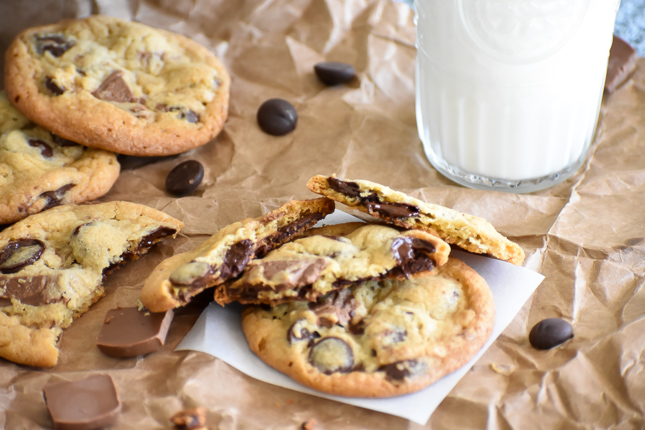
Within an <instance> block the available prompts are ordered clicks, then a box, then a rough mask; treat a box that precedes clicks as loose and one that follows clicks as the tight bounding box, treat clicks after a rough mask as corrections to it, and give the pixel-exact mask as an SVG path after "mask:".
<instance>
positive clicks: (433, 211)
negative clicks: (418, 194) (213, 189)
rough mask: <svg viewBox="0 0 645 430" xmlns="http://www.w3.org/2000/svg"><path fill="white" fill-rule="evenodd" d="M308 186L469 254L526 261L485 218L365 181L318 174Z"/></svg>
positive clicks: (516, 248)
mask: <svg viewBox="0 0 645 430" xmlns="http://www.w3.org/2000/svg"><path fill="white" fill-rule="evenodd" d="M307 187H309V189H310V190H311V191H313V192H315V193H318V194H321V195H323V196H325V197H328V198H330V199H332V200H336V201H338V202H340V203H343V204H346V205H348V206H350V207H351V208H353V209H357V210H359V211H361V212H365V213H367V214H369V215H372V216H374V217H376V218H378V219H380V220H382V221H385V222H387V223H389V224H393V225H396V226H398V227H402V228H406V229H418V230H423V231H427V232H428V233H431V234H433V235H435V236H438V237H440V238H442V239H443V240H445V241H446V242H448V243H449V244H451V245H456V246H458V247H460V248H462V249H464V250H466V251H469V252H473V253H476V254H486V255H491V256H493V257H495V258H498V259H500V260H505V261H508V262H511V263H513V264H516V265H521V264H522V262H523V261H524V251H523V250H522V248H521V247H520V246H519V245H517V244H516V243H514V242H511V241H510V240H508V239H507V238H506V237H504V236H502V235H501V234H500V233H499V232H497V231H496V230H495V228H494V227H493V226H492V225H491V224H490V223H489V222H488V221H486V220H485V219H483V218H479V217H476V216H473V215H469V214H464V213H461V212H458V211H456V210H453V209H449V208H446V207H443V206H439V205H435V204H432V203H426V202H424V201H422V200H419V199H415V198H413V197H410V196H408V195H407V194H404V193H401V192H398V191H394V190H392V189H390V188H388V187H386V186H383V185H380V184H377V183H374V182H370V181H366V180H348V179H339V178H337V177H335V176H322V175H318V176H314V177H312V178H311V179H309V182H308V184H307Z"/></svg>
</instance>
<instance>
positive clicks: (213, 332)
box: [176, 211, 544, 425]
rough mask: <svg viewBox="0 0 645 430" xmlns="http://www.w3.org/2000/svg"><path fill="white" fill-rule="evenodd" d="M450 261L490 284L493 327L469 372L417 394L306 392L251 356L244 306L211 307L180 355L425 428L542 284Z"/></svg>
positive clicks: (526, 273) (511, 269) (517, 271)
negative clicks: (201, 355) (193, 354)
mask: <svg viewBox="0 0 645 430" xmlns="http://www.w3.org/2000/svg"><path fill="white" fill-rule="evenodd" d="M350 221H360V220H359V219H358V218H355V217H353V216H351V215H349V214H347V213H344V212H340V211H336V212H334V213H333V214H332V215H330V216H328V217H327V218H325V220H324V224H325V225H327V224H338V223H341V222H350ZM451 255H453V256H455V257H457V258H459V259H461V260H462V261H464V262H465V263H466V264H468V265H469V266H470V267H472V268H473V269H475V271H477V273H479V274H480V275H481V276H482V277H483V278H484V279H485V280H486V282H488V285H489V286H490V289H491V291H492V293H493V297H494V298H495V307H496V314H495V327H494V329H493V333H492V335H491V337H490V339H489V340H488V342H486V344H485V345H484V347H483V348H482V349H481V351H479V353H478V354H477V355H475V357H473V359H472V360H470V361H469V362H468V363H467V364H466V365H465V366H463V367H462V368H460V369H459V370H457V371H455V372H453V373H451V374H450V375H447V376H445V377H443V378H442V379H440V380H439V381H437V382H435V383H434V384H432V385H431V386H429V387H428V388H426V389H424V390H421V391H419V392H417V393H413V394H407V395H403V396H398V397H393V398H387V399H366V398H348V397H339V396H332V395H328V394H325V393H321V392H318V391H315V390H312V389H310V388H307V387H305V386H303V385H301V384H299V383H297V382H295V381H294V380H292V379H291V378H289V377H288V376H286V375H284V374H282V373H280V372H278V371H276V370H274V369H273V368H271V367H269V366H268V365H266V364H265V363H264V362H263V361H262V360H260V359H259V358H258V357H257V356H256V355H255V354H253V353H252V352H251V350H250V349H249V347H248V345H247V342H246V338H245V337H244V333H243V332H242V327H241V322H240V314H241V311H242V306H240V305H236V304H233V305H229V306H226V307H225V308H223V307H221V306H219V305H218V304H216V303H211V304H210V305H209V306H208V307H207V308H206V309H205V310H204V312H203V313H202V315H201V316H200V317H199V319H198V320H197V322H196V323H195V325H194V326H193V328H192V329H191V330H190V332H189V333H188V334H187V335H186V337H185V338H184V339H183V340H182V341H181V343H180V344H179V345H178V346H177V348H176V349H177V350H195V351H201V352H205V353H207V354H210V355H213V356H215V357H217V358H219V359H221V360H223V361H225V362H226V363H228V364H230V365H231V366H233V367H235V368H236V369H238V370H239V371H241V372H243V373H245V374H247V375H249V376H251V377H253V378H256V379H259V380H260V381H263V382H267V383H270V384H274V385H278V386H281V387H285V388H289V389H292V390H295V391H299V392H303V393H309V394H311V395H314V396H319V397H324V398H326V399H332V400H336V401H338V402H343V403H347V404H351V405H354V406H360V407H362V408H367V409H371V410H375V411H379V412H384V413H387V414H391V415H396V416H399V417H402V418H406V419H408V420H410V421H413V422H415V423H418V424H421V425H424V424H425V423H426V422H427V421H428V419H429V418H430V415H432V413H433V412H434V410H435V409H436V408H437V406H439V404H440V403H441V401H442V400H443V399H444V398H445V397H446V396H447V395H448V393H450V390H452V388H453V387H454V386H455V385H456V384H457V382H458V381H459V380H460V379H461V378H462V377H463V376H464V375H465V374H466V372H468V370H469V369H470V368H471V367H472V366H473V364H475V362H477V360H478V359H479V357H481V355H482V354H483V353H484V351H486V349H488V347H489V346H490V345H491V344H492V343H493V341H495V339H497V337H498V336H499V335H500V334H501V333H502V331H503V330H504V329H505V328H506V326H507V325H508V324H510V322H511V321H512V320H513V318H514V317H515V315H517V313H518V312H519V311H520V309H521V308H522V306H523V305H524V303H525V302H526V300H527V299H528V298H529V296H530V295H531V294H532V293H533V291H535V289H536V288H537V287H538V285H539V284H540V283H541V282H542V280H543V279H544V276H542V275H540V274H539V273H536V272H533V271H531V270H528V269H525V268H523V267H518V266H514V265H512V264H510V263H506V262H503V261H498V260H495V259H493V258H488V257H482V256H478V255H473V254H469V253H465V252H461V251H455V250H453V251H452V252H451Z"/></svg>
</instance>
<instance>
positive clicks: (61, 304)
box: [0, 202, 183, 367]
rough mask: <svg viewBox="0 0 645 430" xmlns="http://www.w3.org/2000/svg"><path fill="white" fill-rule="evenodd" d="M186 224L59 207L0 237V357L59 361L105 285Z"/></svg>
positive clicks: (156, 215)
mask: <svg viewBox="0 0 645 430" xmlns="http://www.w3.org/2000/svg"><path fill="white" fill-rule="evenodd" d="M182 227H183V223H182V222H181V221H178V220H176V219H174V218H172V217H170V216H169V215H166V214H165V213H163V212H160V211H157V210H155V209H152V208H149V207H147V206H144V205H141V204H136V203H129V202H109V203H99V204H94V205H63V206H58V207H55V208H52V209H49V210H47V211H44V212H41V213H39V214H36V215H31V216H29V217H28V218H26V219H24V220H22V221H19V222H17V223H16V224H14V225H12V226H10V227H8V228H6V229H5V230H3V231H2V232H0V357H4V358H6V359H7V360H10V361H13V362H16V363H19V364H25V365H29V366H38V367H50V366H54V365H55V364H56V363H57V361H58V354H59V351H58V338H59V336H60V335H61V333H62V331H63V329H65V328H66V327H68V326H69V325H70V324H72V321H73V320H74V319H75V318H76V317H78V316H80V315H81V314H83V313H84V312H86V311H87V310H88V309H89V307H90V305H92V304H93V303H94V302H96V301H97V300H99V299H100V298H101V297H102V296H103V294H104V290H103V286H102V282H103V278H104V277H105V276H107V275H108V274H109V273H110V272H111V271H112V270H114V269H116V268H117V267H119V266H120V265H122V264H124V263H126V262H127V261H129V260H135V259H137V258H138V257H139V256H140V255H142V254H144V253H146V252H147V251H148V249H149V248H150V247H151V246H152V245H154V244H155V243H157V242H159V241H161V240H163V239H164V238H166V237H174V236H175V235H176V234H177V233H178V232H179V230H180V229H181V228H182Z"/></svg>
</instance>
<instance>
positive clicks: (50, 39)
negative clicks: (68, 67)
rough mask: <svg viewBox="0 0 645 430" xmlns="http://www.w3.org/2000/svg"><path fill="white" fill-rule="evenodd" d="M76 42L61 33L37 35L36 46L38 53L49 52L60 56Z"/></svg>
mask: <svg viewBox="0 0 645 430" xmlns="http://www.w3.org/2000/svg"><path fill="white" fill-rule="evenodd" d="M75 44H76V43H75V42H74V41H73V40H70V39H68V38H67V37H65V36H64V35H62V34H52V35H49V36H37V37H36V46H37V51H38V53H39V54H44V53H45V52H49V53H50V54H52V55H53V56H54V57H60V56H61V55H63V54H64V53H65V52H67V51H68V50H69V49H70V48H71V47H72V46H74V45H75Z"/></svg>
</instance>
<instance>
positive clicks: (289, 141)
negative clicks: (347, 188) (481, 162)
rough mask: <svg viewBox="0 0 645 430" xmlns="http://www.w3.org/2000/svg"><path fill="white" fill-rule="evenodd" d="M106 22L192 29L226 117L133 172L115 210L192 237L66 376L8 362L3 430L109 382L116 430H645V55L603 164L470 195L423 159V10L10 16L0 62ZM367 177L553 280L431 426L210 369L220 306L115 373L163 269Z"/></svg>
mask: <svg viewBox="0 0 645 430" xmlns="http://www.w3.org/2000/svg"><path fill="white" fill-rule="evenodd" d="M90 13H104V14H109V15H114V16H119V17H121V18H126V19H133V20H137V21H141V22H143V23H145V24H150V25H153V26H158V27H162V28H166V29H168V30H172V31H176V32H179V33H182V34H186V35H188V36H190V37H192V38H194V39H195V40H197V41H199V42H200V43H202V44H204V45H206V46H207V47H209V48H210V49H212V50H213V52H215V53H216V54H217V55H219V56H220V57H221V58H222V60H223V62H224V63H225V64H226V66H227V67H228V69H229V70H230V72H231V74H232V90H231V104H230V117H229V119H228V122H227V123H226V126H225V128H224V131H223V132H222V133H221V134H220V136H218V137H217V138H216V139H215V140H214V141H212V142H210V143H209V144H207V145H206V146H204V147H201V148H198V149H195V150H192V151H189V152H187V153H184V154H182V155H180V156H178V157H176V158H174V159H168V160H165V161H162V162H159V163H156V164H152V165H148V166H145V167H141V168H139V169H136V170H128V171H123V172H122V174H121V176H120V178H119V180H118V182H117V183H116V184H115V186H114V188H113V189H112V190H111V192H110V193H109V194H108V195H106V196H105V197H104V198H103V200H121V199H122V200H129V201H134V202H139V203H143V204H146V205H149V206H152V207H155V208H157V209H160V210H163V211H165V212H167V213H169V214H171V215H173V216H175V217H177V218H179V219H181V220H183V221H184V222H185V224H186V227H185V229H184V230H183V233H182V235H181V236H180V237H179V238H178V239H176V240H174V241H166V242H164V243H162V244H161V246H158V247H157V248H156V249H154V250H153V251H152V252H151V253H149V254H148V255H147V256H145V257H143V258H142V259H140V260H138V261H136V262H133V263H130V264H128V265H126V266H125V267H123V268H122V269H120V270H119V271H117V272H115V273H114V274H112V275H110V277H109V278H108V279H107V280H106V287H107V293H106V297H104V298H103V299H102V300H101V301H99V302H98V303H97V304H95V305H94V306H93V307H92V309H91V310H90V311H89V312H88V313H87V314H85V315H84V316H82V317H81V318H80V319H78V320H77V321H76V322H75V323H74V324H73V325H72V326H71V327H70V328H69V329H67V330H66V331H65V333H64V335H63V338H62V343H61V348H62V352H61V357H60V361H59V364H58V365H57V366H56V367H54V368H52V369H33V368H28V367H24V366H18V365H15V364H13V363H10V362H7V361H0V427H3V428H6V429H32V428H33V429H38V428H51V427H52V426H53V424H52V422H51V420H50V418H49V414H48V412H47V409H46V407H45V403H44V400H43V396H42V387H43V385H44V384H45V383H47V382H48V381H50V380H52V381H53V380H76V379H80V378H81V377H83V376H87V375H89V374H91V373H95V372H104V373H109V374H110V375H112V377H113V378H114V380H115V382H116V385H117V388H118V390H119V394H120V396H121V400H122V402H123V411H122V413H121V415H120V417H119V420H118V422H117V424H116V425H115V426H114V428H118V429H144V428H145V429H156V428H159V429H164V428H166V429H168V428H171V424H170V421H169V419H168V418H169V417H170V416H171V415H172V414H173V413H175V412H177V411H178V410H180V409H182V408H186V407H193V406H198V405H199V406H204V407H205V408H206V409H207V411H208V412H207V423H208V427H209V428H211V429H260V428H261V429H298V428H301V425H302V423H303V422H305V421H308V420H310V419H315V420H316V421H317V427H316V428H317V429H342V430H344V429H363V428H370V429H388V430H391V429H419V428H428V429H455V428H459V429H483V428H487V429H510V428H514V429H552V428H567V429H568V428H576V429H591V428H608V427H611V426H615V428H621V429H633V428H644V427H645V418H644V413H645V412H644V411H645V288H644V287H643V284H644V283H645V281H644V276H643V274H644V272H645V228H644V223H645V158H644V157H643V153H644V151H645V108H644V106H645V60H643V59H640V60H639V63H638V69H637V70H636V72H635V73H634V74H633V76H632V77H631V78H630V80H629V81H628V82H627V83H626V84H625V85H623V87H622V88H621V89H619V90H618V91H617V92H616V93H614V94H613V95H612V96H610V97H606V98H605V100H604V102H603V109H602V114H601V115H602V119H601V122H600V126H599V130H598V136H597V139H596V143H595V145H594V146H593V148H592V154H591V155H590V157H589V159H588V162H587V164H586V165H585V166H584V167H583V168H582V169H581V170H580V171H579V172H578V173H577V174H576V175H575V176H574V177H573V178H571V179H569V180H568V181H566V182H565V183H563V184H561V185H559V186H557V187H555V188H552V189H550V190H547V191H543V192H539V193H534V194H529V195H513V194H504V193H498V192H484V191H476V190H469V189H465V188H462V187H460V186H457V185H455V184H453V183H451V182H450V181H448V180H447V179H444V178H443V177H442V176H440V175H439V174H438V173H437V172H436V171H435V170H434V169H433V168H432V167H431V166H430V164H429V163H428V162H427V161H426V159H425V156H424V154H423V150H422V147H421V142H420V140H419V137H418V135H417V128H416V120H415V106H414V59H415V48H414V34H415V31H414V24H413V13H412V11H411V10H410V9H409V7H408V6H406V5H405V4H401V3H391V2H389V1H386V0H345V1H344V0H325V1H322V0H295V1H294V0H283V1H280V0H262V1H260V0H255V1H225V0H183V1H181V0H138V1H137V0H94V1H90V0H59V1H54V0H42V1H38V2H22V1H19V0H5V1H4V2H2V3H0V22H1V23H2V25H0V47H1V48H2V49H3V51H4V49H5V48H6V46H7V45H8V43H9V41H10V40H11V39H12V38H13V36H14V35H15V34H16V33H17V32H18V31H20V30H22V29H23V28H26V27H29V26H33V25H38V24H45V23H49V22H54V21H57V20H59V19H62V18H72V17H82V16H86V15H88V14H90ZM323 60H326V61H344V62H348V63H351V64H353V65H354V66H355V68H356V70H357V74H358V77H357V78H356V79H355V80H353V81H352V82H350V83H349V84H347V85H344V86H340V87H333V88H328V87H325V86H323V85H322V84H321V83H319V82H318V81H317V79H316V78H315V76H314V75H313V72H312V69H313V65H314V64H315V63H316V62H318V61H323ZM272 97H280V98H284V99H287V100H289V101H290V102H291V103H292V104H294V106H295V107H296V109H297V111H298V114H299V120H298V126H297V129H296V130H295V131H294V132H293V133H291V134H288V135H286V136H283V137H279V138H276V137H272V136H269V135H266V134H264V133H263V132H261V131H260V129H259V128H258V127H257V125H256V122H255V114H256V110H257V108H258V107H259V105H260V104H261V103H262V102H263V101H265V100H266V99H268V98H272ZM190 158H196V159H199V160H200V161H202V163H203V164H204V165H205V168H206V174H205V179H204V182H203V184H202V185H201V186H200V187H199V189H198V190H197V192H196V193H195V194H194V195H192V196H189V197H184V198H180V199H177V198H173V197H170V196H168V195H167V194H166V193H165V192H164V181H165V175H166V174H167V172H168V171H169V170H170V169H171V168H172V167H173V166H174V165H176V164H177V163H178V162H179V161H181V160H184V159H190ZM331 173H337V174H338V175H339V176H342V177H347V178H354V179H359V178H360V179H369V180H372V181H375V182H379V183H383V184H386V185H389V186H390V187H392V188H395V189H399V190H402V191H406V192H409V193H410V194H412V195H414V196H415V197H420V198H422V199H425V200H427V201H432V202H435V203H439V204H442V205H446V206H449V207H453V208H455V209H458V210H460V211H463V212H468V213H472V214H475V215H478V216H482V217H485V218H487V219H488V220H490V221H491V222H492V223H493V224H494V225H495V226H496V227H497V228H498V230H500V231H501V232H502V233H503V234H505V235H507V236H509V237H510V238H511V239H513V240H515V241H517V242H518V243H520V244H521V245H522V247H523V248H524V249H525V251H526V252H527V255H528V258H527V261H526V263H525V265H526V266H527V267H529V268H531V269H533V270H536V271H538V272H540V273H542V274H544V275H545V276H546V279H545V281H544V282H543V283H542V284H541V286H540V287H539V288H538V290H537V291H536V293H535V294H534V295H533V296H532V298H531V299H530V300H529V302H527V304H526V305H525V306H524V308H523V309H522V311H521V312H520V313H519V314H518V315H517V317H516V318H515V320H514V321H513V322H512V323H511V325H510V326H509V327H508V328H507V329H506V330H505V331H504V333H503V334H502V336H500V338H499V339H498V340H497V341H496V342H495V343H494V344H493V346H492V347H491V348H490V349H489V350H488V351H487V352H486V353H485V354H484V355H483V357H482V358H481V359H480V360H479V362H478V363H477V364H476V365H475V366H474V367H473V369H472V370H471V371H470V372H469V373H468V374H467V375H466V376H465V377H464V378H463V379H462V380H461V381H460V383H459V384H458V385H457V386H456V387H455V388H454V389H453V391H452V392H451V394H450V395H449V396H448V397H447V398H446V399H445V400H444V401H443V403H442V404H441V405H440V406H439V408H438V409H437V410H436V411H435V413H434V414H433V415H432V417H431V418H430V420H429V422H428V423H427V425H426V426H425V427H423V426H419V425H417V424H413V423H410V422H408V421H406V420H404V419H401V418H396V417H392V416H389V415H385V414H381V413H376V412H372V411H367V410H364V409H361V408H357V407H353V406H349V405H342V404H339V403H336V402H333V401H329V400H324V399H320V398H317V397H313V396H308V395H305V394H300V393H295V392H292V391H289V390H286V389H282V388H278V387H274V386H271V385H268V384H264V383H261V382H258V381H255V380H253V379H251V378H249V377H247V376H245V375H243V374H241V373H240V372H238V371H236V370H235V369H233V368H231V367H230V366H228V365H227V364H225V363H223V362H221V361H219V360H218V359H215V358H213V357H211V356H208V355H205V354H202V353H197V352H173V351H172V350H173V348H174V347H175V346H176V345H177V343H178V342H179V341H180V340H181V338H182V336H183V335H184V334H185V333H186V332H187V331H188V330H189V329H190V327H191V325H192V324H193V322H194V321H195V320H196V319H197V317H198V315H199V313H200V311H201V309H203V307H204V306H205V305H206V304H207V303H208V301H209V300H210V298H211V297H210V295H209V294H206V295H203V296H201V297H199V299H198V300H196V301H195V302H194V303H192V304H191V305H190V306H188V307H187V308H185V309H181V310H178V311H177V313H176V316H175V320H174V322H173V325H172V327H171V329H170V333H169V336H168V340H167V343H166V345H165V346H164V347H163V348H162V349H161V350H160V351H158V352H156V353H153V354H150V355H148V356H145V357H139V358H132V359H116V358H111V357H107V356H105V355H103V354H102V353H101V352H100V351H99V350H98V349H97V348H96V347H95V339H96V336H97V334H98V330H99V328H100V325H101V322H102V319H103V316H104V315H105V312H107V310H109V309H111V308H113V307H115V306H117V305H120V306H130V305H132V304H133V303H134V302H135V301H136V299H137V297H138V291H139V289H140V288H141V286H142V284H143V281H144V279H145V277H146V276H147V274H148V273H149V272H150V271H151V270H152V268H153V267H154V266H155V265H156V264H157V263H159V262H160V261H161V260H162V259H163V258H166V257H168V256H170V255H172V253H173V252H182V251H185V250H188V249H191V248H193V247H195V246H196V245H197V244H198V243H199V242H200V241H201V240H203V239H205V238H206V237H207V236H208V235H211V234H213V233H214V232H215V231H217V230H218V229H219V228H221V227H223V226H224V225H227V224H229V223H231V222H233V221H236V220H239V219H242V218H244V217H247V216H258V215H260V214H261V213H263V212H264V211H266V210H268V209H270V208H273V207H276V206H277V205H279V204H280V203H282V202H284V201H287V200H289V199H291V198H312V197H314V196H313V195H312V194H311V193H310V192H308V190H307V189H306V187H305V183H306V181H307V179H308V178H309V177H311V176H312V175H314V174H331ZM547 317H562V318H565V319H567V320H569V321H570V322H571V323H572V324H573V326H574V331H575V338H574V339H573V340H572V341H570V342H568V343H567V344H565V345H564V346H562V347H560V348H556V349H554V350H550V351H537V350H534V349H533V348H531V347H530V346H529V345H528V341H527V334H528V331H529V330H530V328H531V327H532V326H533V325H534V324H535V323H537V322H538V321H540V320H541V319H543V318H547Z"/></svg>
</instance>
